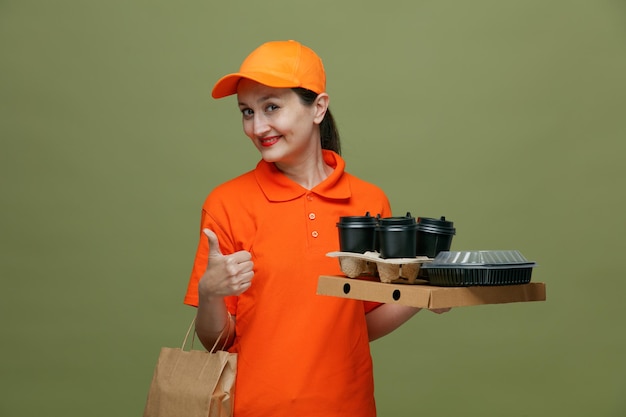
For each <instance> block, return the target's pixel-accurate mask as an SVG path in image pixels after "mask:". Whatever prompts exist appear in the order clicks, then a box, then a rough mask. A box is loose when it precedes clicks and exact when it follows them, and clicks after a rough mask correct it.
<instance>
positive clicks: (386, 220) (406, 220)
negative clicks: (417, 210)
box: [378, 213, 416, 227]
mask: <svg viewBox="0 0 626 417" xmlns="http://www.w3.org/2000/svg"><path fill="white" fill-rule="evenodd" d="M378 223H379V224H380V225H381V226H384V227H387V226H405V225H414V224H416V222H415V217H413V216H411V213H407V214H406V216H404V217H382V218H380V219H378Z"/></svg>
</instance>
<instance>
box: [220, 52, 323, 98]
mask: <svg viewBox="0 0 626 417" xmlns="http://www.w3.org/2000/svg"><path fill="white" fill-rule="evenodd" d="M242 78H247V79H250V80H253V81H256V82H258V83H261V84H263V85H267V86H269V87H276V88H294V87H302V88H306V89H307V90H311V91H313V92H315V93H318V94H320V93H323V92H324V91H326V73H325V72H324V65H323V64H322V60H321V59H320V57H318V56H317V54H316V53H315V52H313V50H312V49H310V48H308V47H306V46H304V45H302V44H301V43H299V42H296V41H293V40H289V41H273V42H267V43H264V44H263V45H261V46H259V47H258V48H257V49H255V50H254V51H252V53H250V55H248V57H247V58H246V59H245V60H244V61H243V63H242V64H241V67H240V68H239V72H235V73H232V74H228V75H226V76H224V77H222V78H220V79H219V80H218V81H217V83H215V85H214V86H213V92H212V93H211V95H212V96H213V98H222V97H226V96H230V95H232V94H236V93H237V83H239V80H241V79H242Z"/></svg>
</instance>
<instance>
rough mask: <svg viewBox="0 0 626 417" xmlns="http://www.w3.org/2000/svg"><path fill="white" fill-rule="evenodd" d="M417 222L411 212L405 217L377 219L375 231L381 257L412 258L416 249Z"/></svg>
mask: <svg viewBox="0 0 626 417" xmlns="http://www.w3.org/2000/svg"><path fill="white" fill-rule="evenodd" d="M416 230H417V223H416V221H415V218H414V217H411V213H407V214H406V216H405V217H383V218H380V219H378V226H377V227H376V232H377V234H378V239H379V244H380V257H381V258H384V259H386V258H414V257H415V252H416V250H417V246H416V245H417V234H416Z"/></svg>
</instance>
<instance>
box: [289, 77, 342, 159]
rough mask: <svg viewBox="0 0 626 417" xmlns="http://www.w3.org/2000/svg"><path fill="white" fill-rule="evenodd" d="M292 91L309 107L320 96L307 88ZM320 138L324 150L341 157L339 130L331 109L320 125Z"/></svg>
mask: <svg viewBox="0 0 626 417" xmlns="http://www.w3.org/2000/svg"><path fill="white" fill-rule="evenodd" d="M292 90H293V91H294V92H295V93H296V94H297V95H298V97H300V100H301V101H302V103H304V104H305V105H307V106H310V105H311V104H313V102H314V101H315V99H316V98H317V96H318V94H317V93H316V92H314V91H311V90H307V89H306V88H301V87H296V88H292ZM320 137H321V141H322V149H328V150H330V151H334V152H336V153H338V154H339V155H341V142H340V140H339V130H337V125H336V124H335V119H334V118H333V115H332V114H331V113H330V109H326V114H325V115H324V119H323V120H322V123H320Z"/></svg>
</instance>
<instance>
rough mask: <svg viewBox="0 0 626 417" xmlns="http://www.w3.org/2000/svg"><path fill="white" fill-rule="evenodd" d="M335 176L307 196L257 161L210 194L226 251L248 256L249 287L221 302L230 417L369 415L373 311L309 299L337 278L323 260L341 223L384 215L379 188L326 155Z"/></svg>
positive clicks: (202, 266)
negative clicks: (232, 382)
mask: <svg viewBox="0 0 626 417" xmlns="http://www.w3.org/2000/svg"><path fill="white" fill-rule="evenodd" d="M324 160H325V161H326V163H327V164H328V165H330V166H331V167H333V168H334V171H333V173H332V174H331V175H330V176H329V177H328V178H326V179H325V180H324V181H323V182H322V183H320V184H319V185H317V186H316V187H315V188H313V189H312V190H310V191H309V190H307V189H305V188H303V187H301V186H300V185H298V184H297V183H295V182H293V181H292V180H290V179H289V178H287V177H286V176H285V175H283V174H282V173H281V172H280V171H279V170H278V169H277V168H276V167H275V165H274V164H271V163H267V162H265V161H261V162H259V163H258V165H257V166H256V169H254V170H253V171H250V172H248V173H246V174H243V175H242V176H240V177H237V178H235V179H233V180H230V181H228V182H226V183H224V184H222V185H220V186H218V187H217V188H215V189H214V190H213V191H212V192H211V193H210V195H209V196H208V197H207V199H206V201H205V203H204V206H203V208H202V220H201V230H202V228H205V227H206V228H210V229H211V230H213V231H214V232H215V233H216V234H217V236H218V238H219V242H220V247H221V248H220V249H221V251H222V253H224V254H230V253H234V252H236V251H239V250H247V251H249V252H250V253H251V254H252V260H253V261H254V273H255V275H254V278H253V280H252V286H251V287H250V288H249V289H248V290H247V291H246V292H244V293H243V294H241V295H240V296H237V297H234V296H233V297H226V305H227V307H228V310H229V311H230V313H231V314H233V315H234V316H236V323H237V324H236V338H235V341H234V344H233V346H232V348H231V351H232V352H237V353H238V369H237V382H236V387H235V417H253V416H259V417H260V416H263V417H267V416H273V417H280V416H289V417H293V416H299V417H302V416H323V417H333V416H342V417H344V416H351V417H361V416H362V417H366V416H368V417H369V416H375V415H376V408H375V404H374V382H373V371H372V360H371V356H370V350H369V341H368V335H367V326H366V323H365V313H366V312H367V311H370V310H371V309H373V308H375V307H376V306H377V304H374V303H364V302H362V301H358V300H349V299H343V298H336V297H328V296H318V295H316V289H317V280H318V277H319V276H320V275H323V274H341V270H340V268H339V263H338V261H337V259H335V258H329V257H327V256H326V253H328V252H330V251H335V250H338V249H339V235H338V230H337V227H336V223H337V221H339V217H340V216H353V215H364V214H365V213H366V212H368V211H369V212H370V213H371V214H372V215H376V214H379V213H380V215H381V216H383V217H387V216H390V215H391V210H390V207H389V202H388V200H387V197H386V196H385V194H384V193H383V191H382V190H381V189H379V188H378V187H376V186H374V185H372V184H370V183H367V182H365V181H362V180H360V179H358V178H356V177H354V176H352V175H350V174H348V173H346V172H344V168H345V162H344V160H343V159H342V158H341V157H340V156H339V155H338V154H336V153H334V152H331V151H324ZM208 251H209V249H208V242H207V239H206V237H205V236H204V235H203V234H202V233H200V242H199V244H198V250H197V254H196V258H195V262H194V266H193V271H192V274H191V279H190V281H189V286H188V289H187V294H186V296H185V300H184V302H185V303H186V304H189V305H192V306H197V305H198V280H199V279H200V277H201V276H202V274H203V273H204V271H205V270H206V265H207V259H208Z"/></svg>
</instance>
